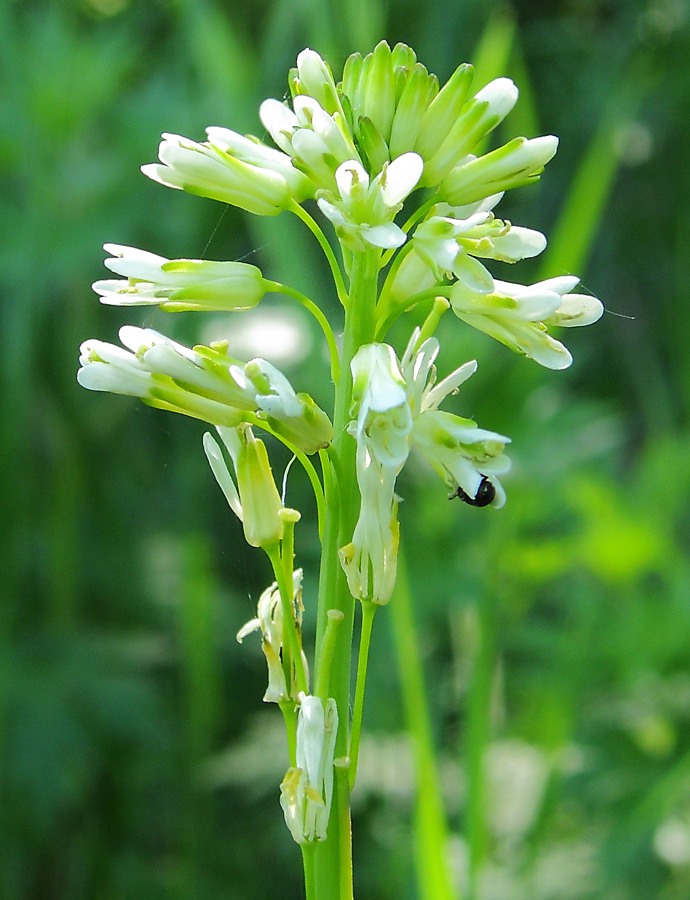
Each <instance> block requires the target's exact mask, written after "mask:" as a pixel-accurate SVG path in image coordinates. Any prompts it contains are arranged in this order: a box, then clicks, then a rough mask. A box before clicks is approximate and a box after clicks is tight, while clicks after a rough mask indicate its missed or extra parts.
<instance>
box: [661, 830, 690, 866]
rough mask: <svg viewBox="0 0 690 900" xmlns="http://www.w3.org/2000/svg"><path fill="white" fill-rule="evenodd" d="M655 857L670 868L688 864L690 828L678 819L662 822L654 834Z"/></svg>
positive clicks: (689, 859) (689, 856) (689, 860)
mask: <svg viewBox="0 0 690 900" xmlns="http://www.w3.org/2000/svg"><path fill="white" fill-rule="evenodd" d="M654 850H655V851H656V855H657V856H658V857H659V858H660V859H663V861H664V862H666V863H668V864H669V865H671V866H683V865H686V864H687V863H689V862H690V827H688V824H687V823H686V822H682V821H681V820H680V819H676V818H670V819H666V821H665V822H662V823H661V825H659V827H658V828H657V830H656V832H655V833H654Z"/></svg>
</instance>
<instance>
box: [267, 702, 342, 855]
mask: <svg viewBox="0 0 690 900" xmlns="http://www.w3.org/2000/svg"><path fill="white" fill-rule="evenodd" d="M299 700H300V706H299V713H298V717H297V749H296V765H295V766H294V767H293V768H291V769H288V771H287V773H286V775H285V778H284V779H283V783H282V784H281V785H280V805H281V807H282V808H283V814H284V815H285V823H286V824H287V827H288V828H289V829H290V834H291V835H292V837H293V838H294V839H295V841H297V843H298V844H305V843H308V842H309V841H314V840H318V841H325V840H326V837H327V831H326V830H327V828H328V819H329V817H330V814H331V801H332V798H333V752H334V749H335V739H336V735H337V732H338V708H337V706H336V703H335V700H333V699H331V698H329V699H328V700H327V701H326V704H325V708H324V704H323V702H322V701H321V699H320V698H319V697H312V696H310V695H307V694H305V693H304V692H300V694H299Z"/></svg>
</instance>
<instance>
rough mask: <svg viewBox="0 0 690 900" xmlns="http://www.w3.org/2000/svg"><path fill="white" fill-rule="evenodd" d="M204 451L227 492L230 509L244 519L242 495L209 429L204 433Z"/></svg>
mask: <svg viewBox="0 0 690 900" xmlns="http://www.w3.org/2000/svg"><path fill="white" fill-rule="evenodd" d="M203 440H204V452H205V453H206V458H207V459H208V462H209V465H210V466H211V471H212V472H213V474H214V475H215V478H216V481H217V482H218V485H219V486H220V489H221V490H222V492H223V493H224V494H225V499H226V500H227V501H228V503H229V505H230V509H232V511H233V512H234V513H235V515H236V516H237V518H238V519H239V520H240V522H241V521H242V506H241V504H240V495H239V494H238V493H237V488H236V487H235V482H234V481H233V480H232V476H231V475H230V472H229V471H228V467H227V465H226V463H225V459H224V458H223V454H222V452H221V449H220V447H219V446H218V442H217V441H216V439H215V438H214V437H213V435H212V434H210V433H209V432H208V431H207V432H206V434H205V435H204V439H203Z"/></svg>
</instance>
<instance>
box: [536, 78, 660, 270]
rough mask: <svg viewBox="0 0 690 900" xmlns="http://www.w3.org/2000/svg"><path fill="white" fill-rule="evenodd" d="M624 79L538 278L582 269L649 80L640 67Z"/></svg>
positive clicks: (576, 181)
mask: <svg viewBox="0 0 690 900" xmlns="http://www.w3.org/2000/svg"><path fill="white" fill-rule="evenodd" d="M626 73H627V75H626V79H625V81H624V83H623V85H622V87H621V88H620V89H619V90H613V91H612V93H611V98H610V100H609V102H608V103H607V104H606V106H605V107H604V110H603V112H602V115H601V120H600V122H599V127H598V128H597V130H596V132H595V134H594V137H593V138H592V141H591V143H590V145H589V147H588V149H587V151H586V153H585V154H584V156H583V157H582V161H581V163H580V165H579V167H578V169H577V171H576V173H575V177H574V178H573V180H572V182H571V184H570V188H569V190H568V195H567V197H566V199H565V202H564V203H563V206H562V211H561V215H560V218H559V220H558V222H557V223H556V227H555V228H554V229H553V231H552V236H551V238H550V240H549V246H548V248H547V250H546V253H545V254H544V256H543V257H542V261H541V267H540V270H539V278H550V277H552V276H555V275H562V274H564V273H566V272H583V271H584V269H585V267H586V265H587V261H588V259H589V256H590V253H591V250H592V246H593V244H594V241H595V239H596V236H597V232H598V230H599V227H600V225H601V223H602V219H603V217H604V211H605V209H606V204H607V202H608V199H609V197H610V195H611V191H612V189H613V185H614V182H615V178H616V174H617V172H618V168H619V166H620V163H621V159H622V157H623V153H622V143H623V137H624V135H625V130H626V128H628V127H629V126H630V124H631V122H632V120H633V119H634V116H635V114H636V112H637V110H638V108H639V106H640V104H641V102H642V100H643V97H644V96H645V94H646V92H647V85H648V81H649V79H648V78H647V77H645V76H646V68H645V67H644V66H642V67H640V66H630V67H628V68H626Z"/></svg>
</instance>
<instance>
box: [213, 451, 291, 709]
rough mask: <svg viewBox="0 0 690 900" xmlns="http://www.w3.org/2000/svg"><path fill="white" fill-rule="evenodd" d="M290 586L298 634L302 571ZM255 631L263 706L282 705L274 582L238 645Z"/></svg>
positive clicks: (279, 614)
mask: <svg viewBox="0 0 690 900" xmlns="http://www.w3.org/2000/svg"><path fill="white" fill-rule="evenodd" d="M209 437H210V435H209ZM211 440H212V439H211ZM213 443H214V444H215V441H213ZM204 446H206V441H205V442H204ZM209 450H210V452H211V454H212V455H213V454H215V452H216V451H218V452H219V450H218V446H217V445H216V448H215V450H214V449H213V447H212V445H210V446H209ZM207 452H208V451H207ZM209 458H211V457H209ZM214 471H215V470H214ZM228 477H229V476H228ZM233 488H234V485H233ZM237 502H238V503H239V497H237ZM292 584H293V592H294V598H295V599H294V601H293V613H294V616H295V622H296V623H297V628H298V633H299V628H300V626H301V624H302V613H303V611H304V607H303V605H302V569H295V571H294V572H293V573H292ZM254 631H260V632H261V649H262V650H263V652H264V655H265V657H266V662H267V664H268V687H267V688H266V693H265V694H264V703H282V702H284V701H286V700H290V698H291V697H292V694H291V692H290V690H289V689H288V686H287V684H286V681H285V672H284V671H283V662H282V652H283V604H282V601H281V597H280V591H279V590H278V584H277V582H275V581H274V582H273V584H272V585H271V586H270V587H268V588H266V590H265V591H263V592H262V594H261V596H260V597H259V602H258V604H257V617H256V618H255V619H251V620H250V621H249V622H247V623H246V625H243V626H242V628H240V630H239V631H238V632H237V641H238V643H240V644H241V643H242V641H243V640H244V638H245V637H247V635H248V634H251V633H252V632H254ZM302 665H303V666H304V671H305V672H307V671H308V669H307V659H306V657H305V655H304V653H302ZM294 699H296V698H294Z"/></svg>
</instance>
